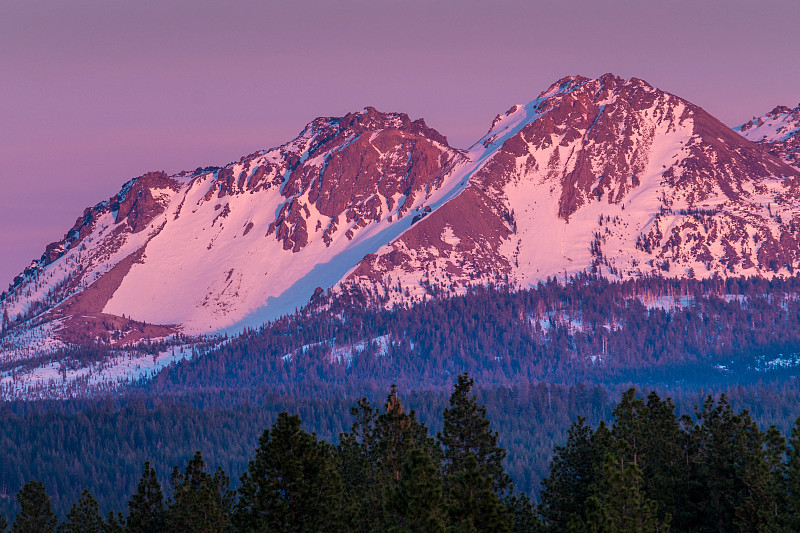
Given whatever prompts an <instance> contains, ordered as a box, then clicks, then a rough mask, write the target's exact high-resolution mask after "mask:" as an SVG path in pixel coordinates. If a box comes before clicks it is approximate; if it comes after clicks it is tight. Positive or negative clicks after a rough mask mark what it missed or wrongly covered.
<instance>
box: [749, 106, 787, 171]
mask: <svg viewBox="0 0 800 533" xmlns="http://www.w3.org/2000/svg"><path fill="white" fill-rule="evenodd" d="M734 130H736V131H738V132H739V133H741V134H742V135H743V136H744V137H746V138H747V139H749V140H751V141H753V142H755V143H758V144H761V145H764V147H765V148H767V150H769V152H770V153H772V154H774V155H776V156H778V157H780V158H782V159H783V160H784V161H786V162H787V163H789V164H790V165H792V166H794V167H795V168H800V105H798V106H797V107H795V108H794V109H789V108H788V107H785V106H778V107H776V108H775V109H773V110H772V111H770V112H769V113H767V114H766V115H764V116H761V117H755V118H753V119H752V120H751V121H750V122H745V123H744V124H742V125H741V126H737V127H736V128H734Z"/></svg>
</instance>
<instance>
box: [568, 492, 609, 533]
mask: <svg viewBox="0 0 800 533" xmlns="http://www.w3.org/2000/svg"><path fill="white" fill-rule="evenodd" d="M585 507H586V509H585V514H586V520H585V521H584V520H582V519H581V517H580V516H578V515H576V514H575V515H572V518H571V519H570V521H569V529H568V530H567V531H568V532H569V533H617V529H616V528H615V527H614V522H613V521H612V520H611V517H610V516H608V513H607V512H606V510H605V509H603V505H602V504H601V503H600V499H599V498H598V497H597V496H589V498H588V499H587V500H586V505H585Z"/></svg>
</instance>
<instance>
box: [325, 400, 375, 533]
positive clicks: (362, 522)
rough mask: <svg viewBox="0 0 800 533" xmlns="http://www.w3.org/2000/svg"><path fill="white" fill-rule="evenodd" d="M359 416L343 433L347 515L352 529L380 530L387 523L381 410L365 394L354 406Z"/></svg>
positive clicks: (341, 455)
mask: <svg viewBox="0 0 800 533" xmlns="http://www.w3.org/2000/svg"><path fill="white" fill-rule="evenodd" d="M350 411H351V414H352V415H353V418H354V419H355V420H354V421H353V425H352V427H351V430H350V432H349V433H342V434H341V435H340V436H339V446H338V447H337V449H336V451H337V456H338V459H339V465H340V472H341V479H342V484H343V486H344V494H343V497H344V502H343V508H344V516H345V518H346V520H347V521H348V524H347V526H348V529H349V530H350V531H363V532H365V533H366V532H369V531H376V530H377V529H378V528H379V527H380V524H383V522H384V517H383V507H384V503H383V499H384V493H383V492H382V491H381V490H376V488H377V487H378V486H379V482H378V478H379V472H378V470H377V463H378V460H377V453H378V435H377V430H376V422H377V418H378V411H377V409H375V408H374V407H372V405H371V404H370V403H369V401H367V399H366V398H362V399H361V400H359V401H358V403H357V404H356V405H355V406H354V407H352V408H351V410H350Z"/></svg>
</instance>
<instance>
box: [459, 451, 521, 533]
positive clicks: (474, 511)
mask: <svg viewBox="0 0 800 533" xmlns="http://www.w3.org/2000/svg"><path fill="white" fill-rule="evenodd" d="M447 503H448V515H449V523H450V524H451V526H450V531H454V532H455V531H457V532H468V531H476V532H481V531H492V532H497V533H501V532H510V531H511V520H510V517H509V515H508V510H507V509H506V507H505V506H504V505H503V504H502V502H501V501H500V498H498V497H497V494H496V493H495V492H494V486H493V483H492V478H491V477H489V476H487V475H485V473H484V472H483V469H482V468H481V467H480V465H479V464H478V461H477V460H476V459H475V456H474V455H468V456H467V458H466V460H465V461H464V469H463V470H462V471H460V472H457V473H456V474H453V475H452V476H451V477H450V491H449V494H448V498H447Z"/></svg>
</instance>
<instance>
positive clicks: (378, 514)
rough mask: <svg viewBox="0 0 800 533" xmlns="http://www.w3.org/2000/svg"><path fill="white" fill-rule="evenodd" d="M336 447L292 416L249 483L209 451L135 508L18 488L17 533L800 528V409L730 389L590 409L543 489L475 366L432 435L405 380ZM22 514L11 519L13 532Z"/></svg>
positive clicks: (141, 488)
mask: <svg viewBox="0 0 800 533" xmlns="http://www.w3.org/2000/svg"><path fill="white" fill-rule="evenodd" d="M352 416H353V423H352V426H351V427H350V429H349V431H345V432H343V433H342V434H341V435H340V436H339V439H338V443H337V444H335V445H334V444H331V443H329V442H328V441H326V440H325V439H321V438H319V437H318V436H317V435H316V434H315V433H308V432H307V431H305V430H304V429H303V428H302V426H301V421H300V418H299V417H298V416H297V415H289V414H288V413H286V412H283V413H280V414H279V415H278V417H277V419H276V420H275V422H274V423H273V424H272V425H271V426H270V427H269V428H268V429H267V430H265V431H264V432H263V433H262V435H261V437H260V438H259V439H258V445H257V447H256V450H255V454H254V455H252V456H251V459H250V460H249V462H248V464H247V467H246V469H245V470H244V473H243V474H242V475H241V476H240V478H239V484H238V487H237V488H236V489H232V488H231V483H230V479H229V478H228V477H227V475H226V473H225V472H224V470H223V469H222V468H219V467H218V468H217V469H216V470H213V469H211V468H209V467H208V466H207V464H206V462H205V460H204V458H203V455H202V453H200V452H197V453H195V454H194V455H193V456H192V457H191V459H189V460H188V462H187V463H186V465H185V466H184V467H183V468H181V467H178V466H176V467H174V468H173V470H172V474H171V476H170V478H169V485H168V487H167V488H166V489H162V485H161V483H160V481H159V477H158V475H157V472H156V471H155V469H154V468H153V467H152V466H151V465H150V463H147V462H146V463H145V464H144V469H143V471H142V472H141V476H140V478H139V482H138V484H137V486H136V490H135V492H134V493H133V495H132V496H131V497H130V499H129V500H128V503H127V508H126V509H125V510H124V512H113V511H112V512H110V513H108V514H106V515H102V514H101V512H100V507H99V505H98V502H97V501H96V500H95V498H94V497H93V496H92V494H91V493H90V492H89V491H88V490H84V492H83V493H82V494H81V496H80V497H79V498H78V499H77V500H76V501H75V502H74V504H73V505H72V507H71V509H70V511H69V513H67V515H66V517H65V519H64V520H63V521H61V522H60V523H59V521H58V520H57V518H56V515H55V514H54V513H53V511H52V509H51V504H50V498H49V496H48V494H47V491H46V489H45V485H44V484H42V483H40V482H38V481H31V482H29V483H27V484H26V485H25V486H24V487H23V488H22V489H21V490H20V491H19V492H18V494H17V501H18V504H19V512H18V513H17V515H16V517H15V518H14V520H13V523H12V525H11V531H14V532H42V533H47V532H59V533H61V532H92V533H93V532H98V533H99V532H115V533H116V532H137V533H139V532H141V533H145V532H146V533H159V532H167V531H186V532H195V531H197V532H250V531H253V532H256V531H277V532H344V531H348V532H349V531H363V532H372V531H379V532H380V531H387V532H467V531H471V532H483V531H492V532H495V531H498V532H503V531H506V532H509V533H510V532H514V533H521V532H537V533H538V532H542V533H545V532H550V531H554V532H555V531H558V532H561V531H570V532H606V531H607V532H612V531H620V532H663V531H669V530H673V531H687V532H709V533H710V532H736V531H741V532H752V531H770V532H790V531H798V530H800V417H798V418H797V419H796V421H795V423H794V426H793V428H792V431H791V433H790V436H789V438H788V439H786V438H785V437H784V435H783V433H782V432H781V431H779V430H778V429H777V428H775V427H774V426H772V427H770V428H769V429H768V430H766V431H763V430H761V429H760V428H759V426H758V424H757V423H755V422H754V421H753V419H752V417H751V416H750V413H749V412H748V411H746V410H743V411H740V412H736V411H735V410H734V408H733V407H732V406H731V403H730V402H729V401H728V399H727V398H726V397H725V396H724V395H723V396H721V397H720V398H719V399H718V400H715V399H714V398H712V397H708V398H706V399H705V401H704V402H703V404H702V406H700V407H698V408H697V409H696V411H695V412H694V415H693V416H689V415H683V416H678V414H677V413H676V406H675V405H674V404H673V402H672V400H671V399H669V398H667V399H662V398H661V397H660V396H659V395H658V394H657V393H655V392H652V393H650V394H649V395H648V396H647V397H646V398H643V397H641V396H637V394H636V391H635V390H634V389H630V390H628V391H627V392H625V393H624V394H623V395H622V398H621V401H620V402H619V403H618V404H617V405H616V407H615V408H614V410H613V422H611V423H610V424H608V425H607V424H606V423H604V422H601V423H599V424H598V425H597V426H596V427H593V426H592V425H589V424H587V422H586V419H585V418H582V417H579V418H578V419H577V420H576V421H575V422H574V423H573V425H572V427H571V428H570V430H569V433H568V438H567V441H566V444H564V445H563V446H558V447H556V448H555V453H554V456H553V460H552V462H551V464H550V473H549V475H548V477H547V478H546V479H545V480H544V481H543V483H542V485H543V490H542V493H541V500H540V503H539V504H538V505H534V504H533V503H532V502H531V501H530V499H529V498H528V497H527V496H526V495H524V494H521V493H519V492H515V491H514V489H513V483H512V481H511V478H510V477H509V476H508V474H507V472H506V469H505V466H504V459H505V458H506V451H505V449H504V448H503V447H502V446H500V444H499V443H500V435H499V434H498V433H497V432H495V431H494V430H493V429H492V428H491V426H490V422H489V417H488V416H487V410H486V408H485V406H484V405H482V404H481V403H480V401H479V399H478V397H477V395H476V394H475V393H474V391H473V380H472V379H471V378H469V377H468V376H467V375H466V374H462V375H460V376H459V377H458V380H457V382H456V384H455V386H454V389H453V390H452V393H451V394H450V397H449V400H448V402H447V406H446V407H445V408H444V409H443V411H442V414H441V419H440V421H441V426H440V427H441V430H440V431H438V432H436V434H435V436H433V434H432V432H431V431H430V430H429V428H428V427H427V426H426V425H425V424H424V423H422V422H421V421H420V420H419V418H418V416H417V413H416V412H415V411H414V410H408V409H407V408H406V407H405V406H404V405H403V402H402V400H401V398H400V396H399V395H398V393H397V389H396V388H395V387H392V389H391V391H390V393H389V395H388V397H387V398H386V401H385V403H384V404H383V406H382V408H378V407H376V406H374V405H373V404H372V403H371V402H369V401H367V400H366V399H362V400H360V401H359V402H358V403H357V404H356V405H355V406H354V407H352ZM7 527H8V524H7V522H6V521H5V520H4V519H2V518H1V517H0V531H5V530H6V529H7Z"/></svg>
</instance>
